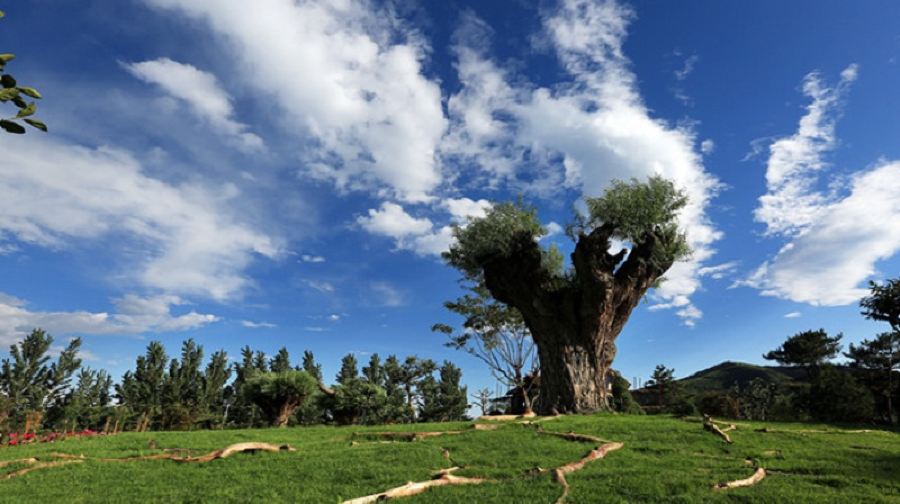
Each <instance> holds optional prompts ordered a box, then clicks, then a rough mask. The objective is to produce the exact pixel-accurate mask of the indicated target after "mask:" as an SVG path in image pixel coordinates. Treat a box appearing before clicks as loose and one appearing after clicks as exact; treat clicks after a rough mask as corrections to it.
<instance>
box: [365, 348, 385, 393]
mask: <svg viewBox="0 0 900 504" xmlns="http://www.w3.org/2000/svg"><path fill="white" fill-rule="evenodd" d="M362 373H363V377H365V379H366V381H367V382H369V383H371V384H372V385H378V386H379V387H384V384H385V380H386V378H387V377H386V376H385V373H384V367H383V366H382V365H381V358H380V357H379V356H378V354H377V353H374V354H372V356H371V357H369V365H368V366H365V367H363V370H362Z"/></svg>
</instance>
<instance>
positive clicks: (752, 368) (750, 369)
mask: <svg viewBox="0 0 900 504" xmlns="http://www.w3.org/2000/svg"><path fill="white" fill-rule="evenodd" d="M755 378H762V379H764V380H766V381H769V382H771V383H775V384H777V385H784V384H786V383H789V382H791V381H794V380H801V381H802V380H805V379H806V371H804V370H803V369H802V368H796V367H785V366H756V365H753V364H746V363H743V362H731V361H725V362H723V363H721V364H717V365H715V366H713V367H711V368H707V369H704V370H702V371H698V372H696V373H694V374H692V375H691V376H688V377H687V378H682V379H680V380H678V384H679V385H680V386H681V389H682V390H684V391H685V392H687V393H688V394H692V395H695V394H702V393H704V392H719V391H726V390H728V389H730V388H731V387H732V386H734V384H735V383H737V384H738V385H740V386H741V387H745V386H746V385H747V384H748V383H750V381H752V380H753V379H755Z"/></svg>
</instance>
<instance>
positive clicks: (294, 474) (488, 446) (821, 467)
mask: <svg viewBox="0 0 900 504" xmlns="http://www.w3.org/2000/svg"><path fill="white" fill-rule="evenodd" d="M538 422H539V423H537V424H531V425H525V424H520V423H511V422H501V423H499V424H497V423H491V424H489V425H491V427H482V428H475V427H474V425H473V424H472V423H464V422H458V423H452V424H418V425H382V426H374V427H360V426H352V427H324V426H317V427H296V428H287V429H248V430H225V431H196V432H145V433H122V434H118V435H113V436H97V437H93V438H81V439H75V438H73V439H69V440H65V441H58V442H54V443H41V444H29V445H22V446H12V447H6V448H0V467H2V468H0V502H16V503H26V502H67V503H75V502H266V503H280V502H303V503H310V504H315V503H325V504H335V503H336V502H338V503H340V502H344V501H345V500H350V499H357V498H358V497H361V496H368V495H372V494H378V493H381V492H384V491H385V490H387V489H390V488H394V487H397V486H401V485H405V484H406V483H407V482H409V481H428V480H429V479H430V478H431V477H432V476H433V475H434V474H435V473H436V472H437V471H439V470H442V469H447V468H449V467H452V466H458V467H459V468H460V469H458V470H456V471H453V477H458V478H465V479H466V482H467V483H470V484H465V485H458V486H457V485H452V486H444V487H440V488H431V489H428V490H427V491H426V492H424V493H422V494H420V495H417V496H414V497H409V498H403V499H398V500H397V502H409V503H416V502H419V503H425V502H428V503H462V502H485V503H486V502H491V503H516V504H523V503H524V504H527V503H547V502H555V501H557V499H558V498H559V497H560V496H561V495H562V494H563V492H564V491H566V490H565V489H564V486H563V484H562V483H561V482H560V480H559V479H558V478H557V479H554V477H553V469H555V468H562V467H566V466H568V467H570V468H571V470H570V471H567V472H565V477H564V478H563V480H562V481H566V482H567V483H566V484H567V485H568V490H567V492H568V496H567V497H566V498H565V499H563V501H564V502H566V503H599V502H704V503H705V502H734V501H741V502H796V503H802V502H835V503H837V502H867V503H880V502H884V503H887V502H897V501H896V499H897V496H898V494H900V481H898V479H897V468H898V463H900V435H898V434H897V433H896V432H889V431H845V430H839V429H836V428H834V427H830V426H823V425H810V424H776V423H765V424H763V423H750V422H748V423H740V424H739V425H738V426H737V429H736V430H732V431H730V432H729V435H730V436H731V438H732V440H733V441H734V444H725V443H724V442H723V440H722V439H720V438H719V437H717V436H715V435H713V434H711V433H709V432H706V431H705V430H704V429H703V427H702V426H701V424H700V423H699V421H697V419H693V420H691V421H687V420H677V419H673V418H671V417H669V416H665V415H660V416H629V415H597V416H565V417H561V418H546V419H540V420H538ZM761 427H766V428H767V431H766V432H760V431H757V430H756V429H758V428H761ZM542 430H543V431H544V432H541V431H542ZM384 431H391V432H394V433H397V432H407V433H410V432H413V431H419V432H423V431H424V432H437V431H445V433H444V434H440V435H434V436H429V435H422V434H420V435H418V436H415V437H414V436H406V437H398V436H393V437H389V436H385V435H384ZM447 431H449V432H447ZM570 432H574V433H578V434H576V435H572V434H561V433H570ZM553 433H556V435H553ZM450 434H453V435H450ZM547 434H551V435H547ZM249 441H257V442H267V443H272V444H274V445H276V446H277V445H282V444H290V445H291V446H293V447H294V448H295V449H296V451H287V450H283V451H278V452H275V453H267V452H257V453H252V454H251V453H238V454H235V455H232V456H230V457H228V458H220V459H214V460H211V461H207V462H203V461H199V460H197V459H195V461H194V462H193V463H191V462H184V461H182V462H178V461H176V460H169V459H171V458H184V457H192V456H193V457H196V456H198V455H201V454H204V453H209V452H212V451H213V450H218V449H221V448H223V447H225V446H228V445H230V444H232V443H239V442H249ZM618 443H621V446H620V445H619V444H618ZM601 445H602V446H606V447H609V448H608V450H607V451H605V452H604V455H605V456H604V457H602V458H601V457H600V456H596V457H593V458H591V455H592V454H594V453H596V452H597V451H600V450H596V448H598V446H601ZM610 446H612V447H610ZM32 457H33V458H32ZM200 458H202V457H200ZM210 458H211V457H210ZM748 460H750V461H751V462H749V463H748V462H747V461H748ZM754 464H755V465H757V466H759V467H761V468H764V470H765V471H766V472H767V476H766V477H765V478H764V479H763V480H762V481H760V482H759V483H757V484H755V485H753V486H751V487H746V488H734V489H729V490H722V491H717V490H713V486H714V485H717V484H719V483H722V482H727V481H734V480H739V479H744V478H747V477H749V476H750V475H751V474H755V473H756V472H759V469H758V468H757V469H755V468H754V467H753V465H754ZM576 466H577V467H576ZM447 479H452V477H451V478H447ZM471 483H475V484H471ZM563 501H560V502H563ZM355 502H375V500H374V499H369V500H361V501H355Z"/></svg>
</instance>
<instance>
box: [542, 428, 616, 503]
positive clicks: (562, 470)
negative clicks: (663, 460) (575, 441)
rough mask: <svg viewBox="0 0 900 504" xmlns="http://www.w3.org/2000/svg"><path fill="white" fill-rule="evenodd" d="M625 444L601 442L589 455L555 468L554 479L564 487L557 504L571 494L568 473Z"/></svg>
mask: <svg viewBox="0 0 900 504" xmlns="http://www.w3.org/2000/svg"><path fill="white" fill-rule="evenodd" d="M579 436H581V435H580V434H579ZM585 437H590V436H585ZM623 446H625V445H624V444H622V443H605V444H601V445H600V446H598V447H597V448H595V449H593V450H591V451H590V453H588V454H587V455H585V456H584V457H582V458H581V459H580V460H576V461H575V462H569V463H568V464H566V465H564V466H561V467H557V468H556V469H554V470H553V479H555V480H556V482H557V483H559V484H560V485H562V487H563V493H562V495H560V496H559V498H558V499H556V504H562V503H563V502H565V500H566V497H567V496H568V495H569V488H570V487H569V482H568V481H566V474H570V473H573V472H575V471H579V470H581V469H582V468H583V467H584V466H585V465H587V463H588V462H591V461H592V460H597V459H602V458H603V457H605V456H606V454H607V453H609V452H611V451H614V450H618V449H619V448H622V447H623Z"/></svg>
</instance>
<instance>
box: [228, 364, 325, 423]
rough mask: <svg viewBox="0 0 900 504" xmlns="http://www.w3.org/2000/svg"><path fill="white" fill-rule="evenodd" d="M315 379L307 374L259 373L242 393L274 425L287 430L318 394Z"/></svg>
mask: <svg viewBox="0 0 900 504" xmlns="http://www.w3.org/2000/svg"><path fill="white" fill-rule="evenodd" d="M316 389H317V383H316V380H315V378H313V377H312V376H310V375H309V374H308V373H306V372H305V371H297V370H288V371H282V372H264V373H256V374H254V375H253V376H252V377H250V378H249V379H248V380H247V382H246V383H244V385H243V387H242V388H241V393H242V394H244V395H245V396H246V397H247V399H249V400H250V401H251V402H253V403H254V404H256V405H257V406H258V407H259V409H260V410H262V412H263V414H265V416H266V418H267V419H268V420H269V421H270V422H271V424H272V425H277V426H285V425H287V422H288V420H289V419H290V417H291V415H293V414H294V412H295V411H296V410H297V408H299V407H300V406H302V405H303V403H304V401H306V400H307V399H308V398H309V397H310V396H312V395H313V394H314V393H315V390H316Z"/></svg>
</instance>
